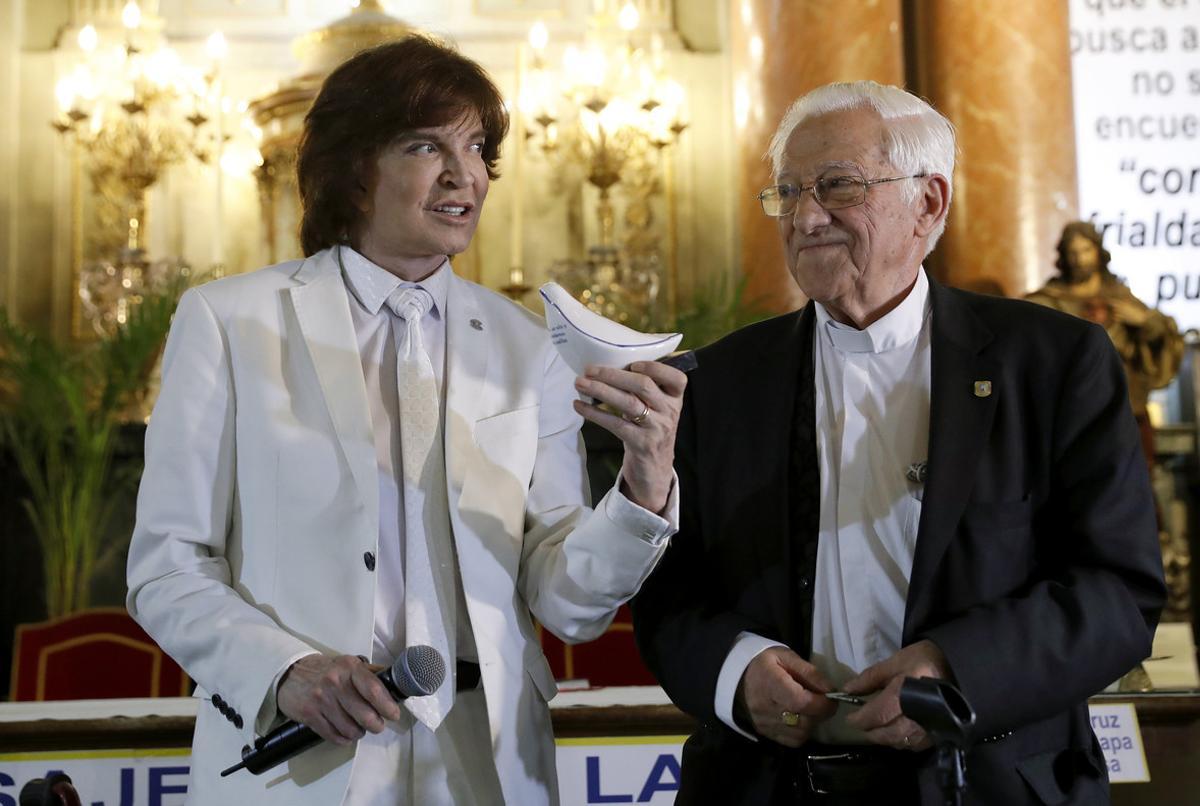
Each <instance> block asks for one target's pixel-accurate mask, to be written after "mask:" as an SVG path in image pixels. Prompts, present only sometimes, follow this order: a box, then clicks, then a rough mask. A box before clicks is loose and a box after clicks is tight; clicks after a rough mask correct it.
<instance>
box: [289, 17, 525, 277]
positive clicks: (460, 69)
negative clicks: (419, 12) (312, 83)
mask: <svg viewBox="0 0 1200 806" xmlns="http://www.w3.org/2000/svg"><path fill="white" fill-rule="evenodd" d="M471 112H474V113H475V114H477V115H479V121H480V123H481V124H482V126H483V130H484V133H485V136H486V139H485V142H484V146H483V161H484V164H485V165H487V172H488V176H489V177H490V178H492V179H495V178H497V177H498V176H499V173H498V172H497V171H496V161H497V160H498V159H499V157H500V142H501V141H502V140H503V139H504V135H505V133H506V132H507V131H508V113H507V111H506V110H505V108H504V99H503V97H502V96H501V95H500V91H499V90H498V89H497V88H496V85H495V84H493V83H492V80H491V79H490V78H489V77H488V75H487V73H485V72H484V71H483V68H482V67H480V66H479V65H478V64H476V63H475V62H473V61H471V60H470V59H468V58H467V57H465V56H463V55H462V54H460V53H458V52H457V51H455V50H453V49H452V48H449V47H447V46H445V45H443V44H441V43H438V42H435V41H434V40H432V39H429V38H427V37H424V36H418V35H413V36H408V37H405V38H404V39H400V40H398V41H396V42H389V43H387V44H385V45H379V46H378V47H374V48H371V49H369V50H364V51H362V52H361V53H359V54H357V55H355V56H354V57H352V58H351V59H349V60H348V61H346V62H345V63H343V64H342V65H341V66H340V67H338V68H337V69H336V70H334V71H333V72H332V73H330V74H329V77H328V78H326V79H325V83H324V84H323V85H322V87H321V91H320V93H319V94H318V95H317V99H316V101H314V102H313V105H312V108H311V109H310V110H309V111H308V114H307V115H306V116H305V118H304V131H303V133H302V134H301V135H300V145H299V149H298V153H297V157H296V179H297V182H298V184H299V188H300V206H301V208H302V210H303V212H302V215H301V220H300V245H301V247H302V248H303V250H304V255H305V257H308V256H309V255H311V254H313V253H314V252H319V251H320V250H322V249H326V248H328V247H331V246H333V245H335V244H338V243H345V242H346V241H347V240H348V239H349V238H350V237H351V235H352V234H353V233H354V230H355V229H356V228H357V227H358V225H359V223H360V221H361V219H362V213H361V211H360V210H359V209H358V208H357V207H356V206H355V205H354V198H355V195H356V194H357V193H358V191H359V186H360V183H361V182H362V180H363V176H364V170H365V169H366V168H367V167H368V166H369V165H370V164H371V163H372V162H373V161H374V159H375V157H377V156H378V155H379V152H380V151H382V150H383V149H384V148H385V147H386V146H387V145H388V144H389V143H391V142H392V140H394V139H395V138H396V137H397V136H399V135H400V134H403V133H404V132H408V131H412V130H413V129H419V128H426V127H430V126H444V125H446V124H448V123H452V122H453V121H455V120H458V119H459V118H460V117H461V116H463V115H464V114H468V113H471Z"/></svg>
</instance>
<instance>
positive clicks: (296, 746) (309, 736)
mask: <svg viewBox="0 0 1200 806" xmlns="http://www.w3.org/2000/svg"><path fill="white" fill-rule="evenodd" d="M390 672H391V670H390V669H381V670H379V671H378V672H376V673H375V676H376V677H377V678H378V679H379V682H381V683H383V685H384V686H385V687H386V688H387V690H388V693H389V694H391V695H392V697H394V698H395V699H396V701H397V702H399V701H401V700H404V699H407V697H406V695H405V694H404V692H402V691H401V690H400V689H399V687H397V686H396V684H395V682H393V681H392V676H391V674H390ZM320 743H321V737H320V736H318V735H317V732H316V731H314V730H313V729H312V728H310V727H308V726H307V725H304V724H303V723H300V722H292V721H290V720H289V721H287V722H285V723H284V724H282V725H280V726H279V727H277V728H276V729H275V730H273V731H271V732H270V733H268V734H267V735H266V736H263V737H262V738H261V739H258V740H256V741H255V742H254V747H253V748H252V747H250V745H246V746H245V747H243V748H242V760H241V761H240V762H238V763H237V764H234V765H233V766H232V767H230V768H229V769H226V770H222V771H221V777H222V778H224V777H225V776H227V775H229V774H231V773H235V772H237V771H238V770H242V769H245V770H249V771H250V772H252V773H253V774H254V775H261V774H263V773H264V772H266V771H267V770H269V769H271V768H272V767H275V766H277V765H279V764H282V763H283V762H285V761H287V760H288V759H289V758H291V757H292V756H296V755H299V754H300V753H303V752H304V751H305V750H308V749H309V748H310V747H315V746H316V745H318V744H320Z"/></svg>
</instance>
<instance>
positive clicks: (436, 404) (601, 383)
mask: <svg viewBox="0 0 1200 806" xmlns="http://www.w3.org/2000/svg"><path fill="white" fill-rule="evenodd" d="M506 128H507V117H506V114H505V111H504V106H503V100H502V98H501V96H500V94H499V92H498V91H497V90H496V88H495V86H494V85H493V84H492V82H491V81H490V80H489V79H488V78H487V76H486V75H485V74H484V73H483V71H482V70H481V69H480V68H479V67H478V65H476V64H475V63H474V62H471V61H470V60H468V59H466V58H464V57H462V56H461V55H459V54H457V53H456V52H454V51H453V50H450V49H448V48H446V47H444V46H442V45H440V44H437V43H434V42H431V41H429V40H426V39H423V38H419V37H412V38H409V39H406V40H403V41H401V42H397V43H392V44H389V45H385V46H382V47H380V48H376V49H373V50H370V51H366V52H364V53H361V54H359V55H358V56H356V57H354V58H353V59H351V60H350V61H349V62H347V63H346V64H344V65H343V66H342V67H340V68H338V70H336V71H335V72H334V73H333V74H332V75H331V76H330V77H329V78H328V80H327V81H326V83H325V86H324V87H323V88H322V91H321V93H320V95H319V97H318V98H317V100H316V102H315V104H314V106H313V108H312V110H311V111H310V112H309V114H308V117H307V118H306V121H305V133H304V137H303V139H302V142H301V145H300V151H299V160H298V178H299V183H300V189H301V197H302V200H303V203H304V212H303V222H302V228H301V236H302V242H303V246H304V251H305V254H306V255H307V256H308V257H307V258H306V259H305V260H303V261H294V262H291V263H284V264H281V265H277V266H272V267H269V268H266V269H263V270H261V271H257V272H253V273H251V274H247V275H242V276H238V277H231V278H227V279H224V280H220V281H217V282H214V283H211V284H208V285H205V286H202V287H200V288H196V289H193V290H191V291H189V292H188V293H186V294H185V295H184V297H183V299H182V300H181V302H180V305H179V311H178V313H177V315H176V319H175V323H174V325H173V327H172V330H171V335H170V337H169V339H168V343H167V350H166V354H165V358H164V362H163V383H162V390H161V393H160V395H159V399H158V403H157V405H156V407H155V410H154V415H153V417H152V419H151V425H150V428H149V431H148V433H147V437H146V470H145V474H144V476H143V480H142V486H141V490H140V492H139V497H138V513H137V525H136V527H135V531H134V536H133V541H132V545H131V547H130V555H129V597H128V606H129V610H130V612H131V613H133V615H134V617H135V618H137V620H138V621H139V623H141V624H142V625H143V626H144V627H145V628H146V630H147V631H148V632H149V633H150V634H151V635H152V636H154V638H155V639H156V640H157V641H158V642H159V643H160V644H161V645H162V646H163V647H164V649H166V651H167V652H168V653H170V654H171V656H172V657H174V658H175V659H176V660H178V661H179V662H180V664H181V665H182V666H183V667H184V668H185V669H186V670H187V671H188V673H189V674H190V675H191V676H192V677H193V678H194V679H195V680H196V682H197V696H198V697H201V698H203V699H205V700H208V701H209V703H211V707H210V706H209V705H207V704H206V705H204V706H202V707H201V709H200V711H199V713H198V716H197V722H196V733H195V739H194V748H193V757H192V778H191V782H190V787H189V802H191V803H206V804H207V803H211V804H241V803H255V804H285V803H286V804H296V803H311V804H322V805H324V804H337V803H345V804H355V805H357V804H377V803H378V804H383V803H386V804H389V805H390V804H410V805H411V806H427V805H428V804H443V803H444V804H491V803H502V802H506V803H512V804H521V805H522V806H527V805H528V804H549V803H556V802H557V800H558V794H557V786H556V775H555V767H554V744H553V736H552V732H551V727H550V719H549V709H548V707H547V704H546V703H547V701H548V700H549V699H550V698H551V697H552V696H553V695H554V693H555V685H554V679H553V676H552V675H551V673H550V669H549V666H548V665H547V663H546V660H545V657H544V656H543V654H542V652H541V648H540V645H539V642H538V639H537V634H536V631H535V629H534V624H533V618H536V619H537V620H538V622H540V623H541V624H543V625H544V626H545V627H546V628H547V629H550V630H551V631H553V632H554V633H555V634H556V635H558V636H560V637H561V638H563V639H564V640H568V641H584V640H588V639H590V638H593V637H595V636H596V635H598V634H599V633H601V632H602V631H603V630H604V629H605V628H606V626H607V625H608V623H609V622H610V621H611V619H612V616H613V614H614V612H615V611H616V609H617V608H618V607H619V606H620V605H621V604H622V603H623V602H625V601H626V600H628V599H629V598H630V597H631V596H632V595H633V594H634V593H635V592H636V591H637V590H638V588H639V586H640V585H641V583H642V581H643V580H644V579H645V578H646V576H647V575H648V574H649V573H650V572H651V570H652V569H653V568H654V565H655V563H656V562H657V560H658V558H659V557H660V556H661V554H662V552H663V550H664V548H665V546H666V543H667V539H668V538H669V537H670V535H671V534H673V533H674V531H675V528H676V527H675V523H676V520H677V518H676V513H677V511H678V502H677V500H676V492H675V479H674V474H673V471H672V469H671V465H672V461H673V444H674V435H675V426H676V423H677V421H678V417H679V409H680V403H681V399H682V395H683V388H684V385H685V382H686V380H685V377H684V376H683V374H682V373H680V372H678V371H677V370H675V369H672V368H670V367H667V366H665V365H662V364H657V363H651V364H635V365H633V366H632V367H631V368H630V369H629V370H611V369H596V370H595V371H589V372H588V373H587V375H585V376H583V377H580V378H577V379H574V383H572V375H571V373H570V371H569V370H568V369H567V368H566V367H565V365H564V364H563V363H562V361H561V360H560V359H559V357H558V356H557V354H556V352H555V350H554V348H553V347H552V346H551V344H550V340H549V338H548V335H547V332H546V330H545V327H544V325H543V323H542V322H541V321H540V320H539V319H538V318H536V317H534V316H533V315H531V314H529V313H528V312H527V311H525V310H524V309H523V308H521V307H519V306H517V305H514V304H512V303H511V302H509V301H508V300H506V299H504V298H502V297H500V296H498V295H496V294H493V293H491V292H489V291H487V290H485V289H483V288H481V287H480V286H477V285H475V284H473V283H470V282H467V281H465V280H462V279H460V278H458V277H456V276H455V275H454V274H453V272H452V271H451V269H450V265H449V262H448V257H449V256H450V255H453V254H456V253H459V252H461V251H462V250H464V249H465V248H466V247H467V245H468V243H469V242H470V239H471V236H472V234H473V233H474V230H475V225H476V222H477V221H478V217H479V213H480V209H481V207H482V204H483V200H484V198H485V196H486V194H487V188H488V182H489V179H493V178H495V171H494V168H495V164H496V160H497V158H498V156H499V144H500V142H501V140H502V139H503V136H504V133H505V130H506ZM430 369H431V370H432V372H431V373H430V372H429V371H428V370H430ZM422 372H424V373H425V374H424V375H422V374H421V373H422ZM414 390H419V393H418V391H414ZM576 391H578V392H582V393H584V394H586V395H588V396H590V397H592V398H594V399H596V400H597V401H601V402H603V403H606V404H608V406H609V407H610V411H611V410H616V411H617V412H620V413H621V415H622V416H616V415H613V414H611V413H609V412H606V411H604V410H601V409H600V408H599V407H597V406H592V405H586V404H584V403H582V402H580V401H579V400H578V399H576ZM426 393H429V394H428V395H426ZM429 400H432V401H433V405H432V406H428V405H426V404H427V403H428V401H429ZM422 406H426V408H424V409H422V408H421V407H422ZM414 412H415V413H414ZM422 412H424V413H425V414H428V415H430V416H428V417H426V418H424V419H422V418H421V416H420V415H421V413H422ZM435 415H436V416H435ZM581 417H582V418H587V419H589V420H592V421H593V422H596V423H598V424H600V425H601V426H604V427H606V428H608V429H609V430H611V431H613V432H614V433H615V434H617V435H618V436H619V437H620V438H621V439H622V441H623V442H624V444H625V457H624V462H623V464H622V468H621V474H620V479H619V481H618V483H617V485H616V486H615V487H614V489H613V490H611V491H610V492H609V493H608V494H607V495H606V496H605V498H604V499H603V500H602V501H601V502H600V503H599V504H598V505H597V506H596V508H595V510H594V511H593V510H591V509H589V508H588V507H587V489H586V488H587V478H586V471H585V465H584V459H585V457H584V452H583V448H582V441H581V439H580V436H579V427H580V425H581V424H582V419H581ZM418 445H424V446H425V449H424V450H425V451H426V452H424V453H421V455H420V456H421V458H420V460H419V461H418V460H415V459H413V458H412V456H413V451H415V450H417V448H416V447H415V446H418ZM414 462H415V463H416V464H414ZM421 462H424V464H421ZM414 468H416V469H417V470H419V471H420V472H417V473H414V470H413V469H414ZM414 552H416V553H414ZM431 635H432V636H433V637H432V638H428V636H431ZM427 642H428V643H432V644H433V645H435V646H441V647H443V648H445V649H444V651H447V652H448V653H449V657H447V661H448V666H449V668H450V670H451V674H449V675H448V676H447V681H446V683H445V684H444V685H443V687H442V688H441V689H439V691H438V692H436V693H435V695H433V696H431V697H422V698H412V699H409V700H406V701H405V703H404V705H405V706H406V707H401V706H400V705H398V704H397V703H396V702H394V701H393V700H392V699H391V698H390V697H389V696H388V695H387V693H386V691H385V689H384V687H383V685H382V684H381V683H380V681H379V680H378V679H376V677H375V675H374V670H376V669H378V668H379V665H387V664H390V663H391V662H392V661H393V660H394V659H395V658H396V657H397V656H398V655H399V654H400V653H401V652H403V651H404V649H405V647H406V646H411V645H413V644H423V643H427ZM368 658H369V660H370V661H371V663H370V664H368V663H367V662H365V661H366V660H367V659H368ZM476 665H477V667H478V673H479V678H480V682H479V683H478V685H472V681H470V680H469V679H468V678H469V677H470V676H471V675H470V671H471V670H472V669H474V668H475V666H476ZM455 670H458V672H459V673H458V674H457V675H455V674H454V671H455ZM422 701H424V703H425V704H424V705H420V707H418V704H419V703H421V702H422ZM284 719H293V720H296V721H299V722H302V723H304V724H306V725H308V726H310V727H311V728H313V729H314V730H315V731H316V732H317V733H318V734H319V735H320V736H321V737H323V738H324V739H326V742H325V743H323V744H322V745H320V746H319V747H317V748H314V749H312V750H310V751H307V752H305V753H302V754H300V755H298V756H296V757H295V758H293V759H292V760H291V761H289V762H288V763H287V764H286V766H280V767H277V768H275V769H273V770H270V771H268V772H266V773H264V774H263V775H261V776H253V775H251V774H249V773H248V772H246V771H240V772H237V773H235V774H233V775H231V776H229V777H225V778H222V777H220V776H219V771H220V770H221V769H222V768H224V767H227V766H230V765H232V764H233V763H235V762H236V761H237V760H238V759H239V750H240V748H241V747H242V745H243V744H248V743H252V742H253V740H254V739H255V738H256V737H257V736H261V735H263V734H265V733H266V732H268V731H269V730H270V729H271V728H272V727H273V726H275V725H278V724H279V723H281V722H282V721H283V720H284Z"/></svg>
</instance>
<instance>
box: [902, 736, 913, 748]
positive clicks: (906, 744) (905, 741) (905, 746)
mask: <svg viewBox="0 0 1200 806" xmlns="http://www.w3.org/2000/svg"><path fill="white" fill-rule="evenodd" d="M904 749H905V750H911V749H912V742H911V741H909V738H908V734H905V735H904Z"/></svg>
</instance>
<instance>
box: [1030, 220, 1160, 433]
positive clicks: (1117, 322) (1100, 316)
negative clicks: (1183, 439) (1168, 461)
mask: <svg viewBox="0 0 1200 806" xmlns="http://www.w3.org/2000/svg"><path fill="white" fill-rule="evenodd" d="M1111 259H1112V255H1110V254H1109V252H1108V250H1107V249H1105V248H1104V244H1103V242H1102V240H1101V238H1100V233H1099V232H1097V231H1096V228H1095V227H1094V226H1093V225H1092V224H1091V223H1090V222H1088V221H1072V222H1071V223H1070V224H1067V226H1066V227H1064V228H1063V233H1062V237H1061V238H1059V241H1058V260H1057V261H1056V263H1055V265H1056V266H1057V267H1058V274H1059V276H1058V277H1055V278H1053V279H1051V280H1050V281H1049V282H1048V283H1046V285H1044V286H1042V287H1041V288H1040V289H1039V290H1037V291H1034V292H1033V293H1032V294H1029V295H1028V296H1026V299H1028V300H1030V301H1032V302H1036V303H1038V304H1041V305H1046V306H1048V307H1050V308H1055V309H1057V310H1060V311H1064V312H1066V313H1069V314H1072V315H1074V316H1078V317H1081V318H1083V319H1089V320H1091V321H1093V322H1095V323H1097V324H1099V325H1101V326H1102V327H1103V328H1104V329H1105V330H1106V331H1108V335H1109V338H1111V339H1112V342H1113V344H1114V345H1115V346H1116V348H1117V352H1118V353H1119V354H1120V356H1121V360H1122V362H1123V363H1124V364H1125V374H1126V375H1127V376H1128V378H1129V402H1130V403H1131V404H1132V405H1133V413H1134V415H1135V416H1136V417H1137V420H1138V425H1139V426H1140V427H1141V428H1142V431H1143V439H1144V440H1145V437H1149V436H1150V435H1151V432H1150V430H1149V428H1150V420H1149V417H1148V416H1147V414H1146V402H1147V400H1148V399H1149V397H1150V391H1151V390H1152V389H1160V388H1162V387H1164V386H1166V385H1167V384H1168V383H1170V382H1171V379H1172V378H1174V377H1175V373H1176V372H1178V371H1179V362H1180V361H1181V360H1182V359H1183V337H1182V336H1180V335H1179V329H1178V328H1177V327H1176V326H1175V320H1174V319H1172V318H1171V317H1169V316H1167V315H1166V314H1164V313H1162V312H1161V311H1157V310H1155V309H1154V308H1151V307H1149V306H1147V305H1146V304H1145V303H1144V302H1142V301H1141V300H1140V299H1138V298H1137V297H1135V296H1134V295H1133V292H1131V291H1130V290H1129V287H1128V286H1126V285H1125V283H1123V282H1121V280H1120V279H1118V278H1117V277H1116V276H1115V275H1113V273H1112V272H1110V271H1109V270H1108V264H1109V261H1110V260H1111ZM1146 447H1149V445H1147V446H1146ZM1149 455H1150V456H1152V455H1153V454H1152V453H1150V454H1149Z"/></svg>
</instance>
